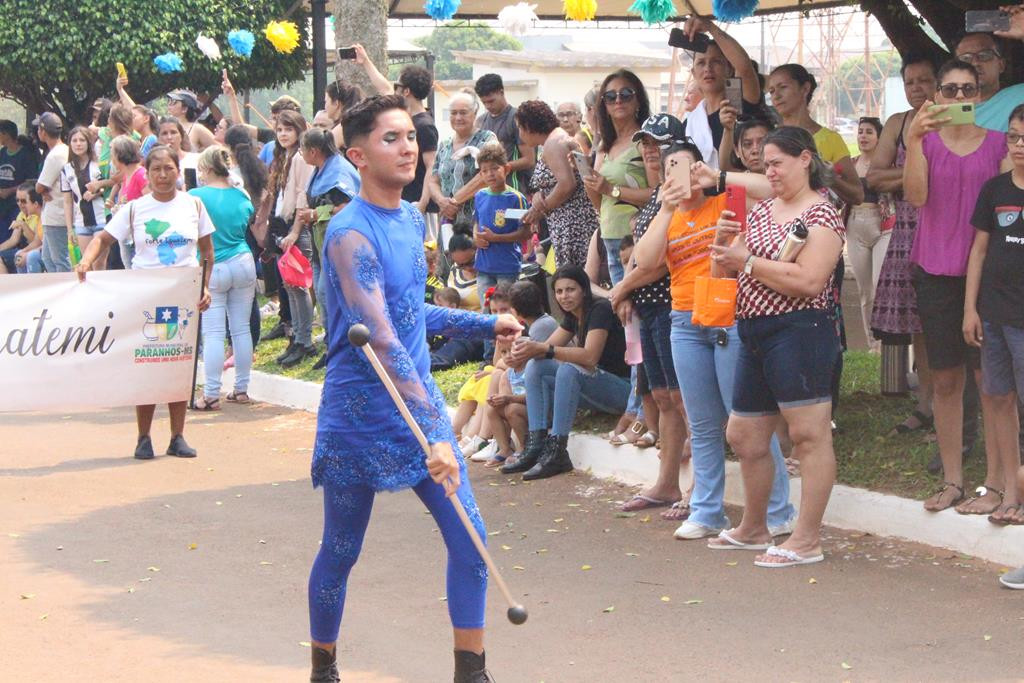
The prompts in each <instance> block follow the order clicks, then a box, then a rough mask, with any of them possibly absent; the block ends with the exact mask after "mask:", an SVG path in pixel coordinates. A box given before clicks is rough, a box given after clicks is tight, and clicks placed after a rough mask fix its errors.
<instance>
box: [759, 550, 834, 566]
mask: <svg viewBox="0 0 1024 683" xmlns="http://www.w3.org/2000/svg"><path fill="white" fill-rule="evenodd" d="M765 555H769V556H771V557H781V558H783V561H782V562H770V561H767V560H754V566H755V567H765V568H766V569H782V568H783V567H796V566H798V565H801V564H814V563H816V562H821V561H822V560H824V559H825V555H824V554H819V555H808V556H807V557H804V556H802V555H797V554H796V553H794V552H793V551H792V550H786V549H785V548H779V547H778V546H772V547H771V548H768V550H766V551H765Z"/></svg>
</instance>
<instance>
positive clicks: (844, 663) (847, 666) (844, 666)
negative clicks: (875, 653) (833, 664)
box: [839, 662, 853, 671]
mask: <svg viewBox="0 0 1024 683" xmlns="http://www.w3.org/2000/svg"><path fill="white" fill-rule="evenodd" d="M839 666H840V667H842V668H843V670H845V671H849V670H850V669H852V668H853V667H852V666H850V665H849V664H847V663H846V662H842V663H841V664H840V665H839Z"/></svg>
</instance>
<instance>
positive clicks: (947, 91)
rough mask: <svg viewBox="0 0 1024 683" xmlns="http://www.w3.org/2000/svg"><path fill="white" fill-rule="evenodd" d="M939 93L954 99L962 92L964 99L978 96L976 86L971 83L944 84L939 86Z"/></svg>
mask: <svg viewBox="0 0 1024 683" xmlns="http://www.w3.org/2000/svg"><path fill="white" fill-rule="evenodd" d="M939 92H940V93H942V96H943V97H949V98H954V97H956V94H957V93H958V92H962V93H963V94H964V97H974V96H975V95H977V94H978V86H976V85H974V84H973V83H944V84H942V85H940V86H939Z"/></svg>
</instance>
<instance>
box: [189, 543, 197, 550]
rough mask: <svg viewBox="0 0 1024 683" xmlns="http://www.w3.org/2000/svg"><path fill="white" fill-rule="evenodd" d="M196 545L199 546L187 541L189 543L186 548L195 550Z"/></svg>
mask: <svg viewBox="0 0 1024 683" xmlns="http://www.w3.org/2000/svg"><path fill="white" fill-rule="evenodd" d="M198 547H199V546H198V545H196V544H195V543H189V544H188V549H189V550H195V549H196V548H198Z"/></svg>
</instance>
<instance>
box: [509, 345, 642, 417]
mask: <svg viewBox="0 0 1024 683" xmlns="http://www.w3.org/2000/svg"><path fill="white" fill-rule="evenodd" d="M628 400H629V380H627V379H625V378H624V377H619V376H617V375H613V374H611V373H610V372H605V371H604V370H601V369H598V370H596V371H594V372H592V373H590V372H587V371H586V370H584V369H583V368H581V367H580V366H578V365H575V364H573V363H562V362H559V361H557V360H551V359H547V358H534V359H533V360H531V361H530V362H528V363H527V364H526V414H527V418H528V420H529V424H530V431H531V432H535V431H538V430H541V429H546V428H547V427H548V415H551V433H552V434H554V435H555V436H569V432H570V431H572V423H573V421H574V420H575V419H576V412H577V411H578V410H579V408H580V405H581V404H582V406H583V407H585V408H590V409H591V410H598V411H600V412H602V413H608V414H610V415H621V414H622V412H623V411H624V410H625V409H626V401H628Z"/></svg>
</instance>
